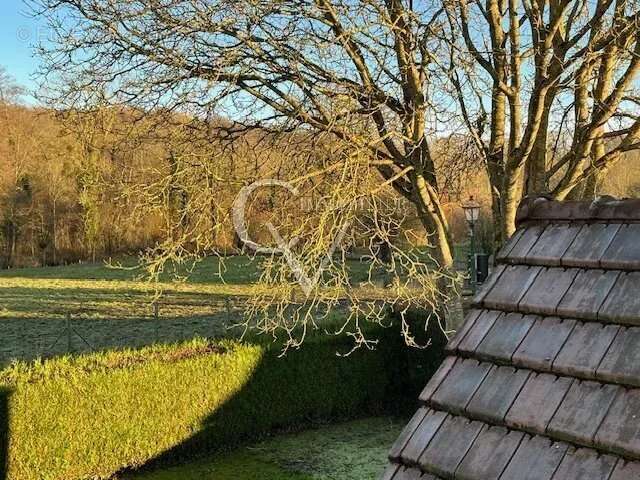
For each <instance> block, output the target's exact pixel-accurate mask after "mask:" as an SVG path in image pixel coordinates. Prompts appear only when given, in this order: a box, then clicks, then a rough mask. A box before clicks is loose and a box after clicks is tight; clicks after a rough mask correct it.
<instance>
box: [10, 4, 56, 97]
mask: <svg viewBox="0 0 640 480" xmlns="http://www.w3.org/2000/svg"><path fill="white" fill-rule="evenodd" d="M45 36H46V28H45V27H43V26H42V24H41V23H40V22H38V21H37V20H36V19H34V18H31V17H30V16H29V14H28V8H27V7H26V6H25V5H24V3H23V2H22V0H0V65H2V66H3V67H4V68H5V69H6V70H7V72H8V73H9V74H10V75H11V76H13V77H14V78H15V79H16V80H17V82H18V83H19V84H20V85H22V86H24V87H26V88H28V89H31V90H32V89H34V88H35V83H34V82H33V81H32V79H31V76H32V75H33V73H34V72H35V70H36V68H37V67H38V59H37V58H35V57H34V56H33V54H32V50H31V47H32V46H33V45H34V44H35V43H36V42H37V40H38V38H42V37H45ZM27 100H29V99H28V98H27Z"/></svg>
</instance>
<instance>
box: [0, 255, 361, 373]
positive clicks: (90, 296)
mask: <svg viewBox="0 0 640 480" xmlns="http://www.w3.org/2000/svg"><path fill="white" fill-rule="evenodd" d="M259 262H260V259H259V258H258V259H252V258H250V257H246V256H237V257H228V258H224V259H219V258H216V257H210V258H207V259H205V260H203V261H202V262H199V263H197V264H196V265H195V267H194V268H192V269H182V270H181V271H179V272H178V273H179V275H178V276H177V277H176V275H175V272H171V271H168V272H166V273H164V274H163V275H161V277H160V281H159V282H158V283H151V282H148V281H146V280H145V279H144V275H143V273H144V272H142V271H141V270H140V269H138V268H136V261H135V259H125V260H124V261H123V262H122V265H119V266H120V267H122V268H114V267H113V266H109V265H106V264H102V263H101V264H75V265H68V266H62V267H43V268H23V269H11V270H2V271H0V338H2V339H3V341H2V343H0V364H6V363H7V362H9V361H11V360H12V359H27V360H28V359H32V358H37V357H48V356H54V355H60V354H65V353H70V352H71V353H73V352H80V351H89V350H97V349H109V348H120V347H139V346H144V345H149V344H150V343H154V342H175V341H181V340H186V339H190V338H193V337H196V336H204V337H219V336H222V335H226V334H228V330H227V328H226V327H227V326H228V325H232V324H234V323H236V322H237V320H238V319H239V318H240V316H241V315H242V310H243V307H244V301H245V300H244V299H245V298H246V297H247V296H248V295H249V294H250V293H251V292H252V290H253V289H256V288H259V287H258V286H257V285H256V281H257V280H258V278H259ZM349 268H350V269H351V270H352V274H353V278H354V281H360V280H363V279H365V278H366V274H367V264H366V263H365V262H362V263H361V262H358V261H350V262H349ZM159 294H160V296H158V295H159ZM154 301H155V302H156V303H157V305H158V314H159V318H158V319H156V318H155V317H154V308H153V305H152V303H153V302H154ZM68 316H70V318H71V320H70V326H71V328H72V331H71V333H70V334H69V333H68V329H67V322H66V318H67V317H68Z"/></svg>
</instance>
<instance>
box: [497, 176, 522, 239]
mask: <svg viewBox="0 0 640 480" xmlns="http://www.w3.org/2000/svg"><path fill="white" fill-rule="evenodd" d="M522 174H523V169H522V168H521V167H520V168H517V169H516V170H513V171H510V172H506V173H505V177H504V183H503V188H502V199H501V200H502V201H501V209H502V219H501V222H500V224H499V225H500V230H501V235H502V242H503V243H504V242H506V241H507V239H508V238H509V237H510V236H511V235H513V232H515V231H516V212H517V210H518V205H519V204H520V200H521V199H522Z"/></svg>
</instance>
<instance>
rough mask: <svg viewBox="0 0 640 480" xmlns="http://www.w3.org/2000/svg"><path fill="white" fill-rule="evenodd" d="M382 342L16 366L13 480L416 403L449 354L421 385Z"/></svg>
mask: <svg viewBox="0 0 640 480" xmlns="http://www.w3.org/2000/svg"><path fill="white" fill-rule="evenodd" d="M379 336H380V337H381V344H380V346H379V347H378V348H377V349H376V350H374V351H368V350H365V349H361V350H358V351H356V352H354V353H353V354H352V355H351V356H349V357H346V358H345V357H340V356H338V355H336V351H347V350H348V349H349V339H340V338H337V337H322V338H316V339H311V340H309V341H307V342H306V343H305V344H304V346H303V347H302V348H301V349H300V350H296V351H290V352H289V353H288V354H287V355H286V356H285V357H282V358H278V356H277V353H279V349H278V348H274V347H269V346H265V345H259V344H248V343H239V342H234V341H224V342H222V343H221V344H219V345H218V346H213V345H211V344H210V343H209V342H208V341H207V340H194V341H192V342H188V343H184V344H179V345H173V346H154V347H149V348H145V349H142V350H138V351H121V352H108V353H101V354H92V355H86V356H82V357H75V358H71V357H67V358H60V359H55V360H50V361H46V362H41V363H36V364H30V365H26V364H18V365H14V366H12V367H11V368H8V369H5V370H3V371H0V392H4V393H0V424H1V425H2V432H5V433H6V431H7V426H8V432H9V435H8V437H9V438H8V447H7V446H6V442H3V441H2V440H0V455H3V452H4V453H5V454H6V458H7V462H6V464H7V465H6V467H5V469H6V476H5V477H4V478H10V479H12V480H14V479H15V480H27V479H29V480H30V479H65V480H73V479H84V478H106V477H109V476H112V475H113V474H114V473H116V472H118V471H121V470H122V469H123V468H127V467H128V468H133V467H139V466H143V465H146V466H149V465H154V464H156V463H159V462H160V463H164V462H165V461H176V460H178V459H180V458H181V457H183V456H192V455H194V454H196V453H203V452H206V451H214V450H219V449H221V448H228V447H229V446H231V445H233V444H236V443H238V442H240V441H244V440H246V439H250V438H255V437H257V436H260V435H264V434H266V433H268V432H270V431H273V430H274V429H280V428H290V427H295V426H299V425H301V424H305V423H308V422H311V421H315V420H320V419H323V420H324V419H333V418H345V417H354V416H360V415H368V414H372V413H376V412H379V411H381V410H384V409H388V408H390V407H391V408H392V407H397V406H398V405H399V404H401V403H402V402H403V401H406V399H407V398H415V394H416V391H417V390H418V389H419V387H421V386H422V384H423V382H424V380H426V377H427V376H428V373H429V372H430V371H431V370H433V368H435V366H436V365H437V363H438V360H439V356H438V355H437V350H430V351H428V352H427V353H426V354H425V355H426V357H427V362H426V364H425V365H426V367H425V365H423V366H422V370H420V373H421V375H420V376H421V377H422V376H423V375H422V374H424V378H423V381H420V382H419V383H418V384H417V385H416V384H415V378H413V377H415V369H412V368H409V365H408V358H409V357H408V356H407V348H406V346H404V345H403V343H402V341H401V339H400V337H399V335H398V333H397V330H394V329H388V330H384V331H382V332H381V333H380V335H379ZM432 357H433V358H432ZM429 359H431V360H429ZM425 368H426V370H425ZM412 371H413V372H414V373H413V374H412V373H411V372H412ZM5 451H6V452H5ZM1 461H2V459H1V458H0V462H1ZM0 468H1V463H0ZM0 478H3V476H2V475H0Z"/></svg>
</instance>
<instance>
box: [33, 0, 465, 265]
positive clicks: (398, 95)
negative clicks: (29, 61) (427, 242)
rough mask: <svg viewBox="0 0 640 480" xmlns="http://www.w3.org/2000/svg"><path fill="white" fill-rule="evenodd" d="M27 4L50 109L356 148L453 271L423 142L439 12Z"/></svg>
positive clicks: (288, 5)
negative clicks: (40, 25)
mask: <svg viewBox="0 0 640 480" xmlns="http://www.w3.org/2000/svg"><path fill="white" fill-rule="evenodd" d="M412 3H413V2H409V4H407V3H406V2H403V1H402V0H385V1H383V0H359V1H348V0H307V1H265V2H253V1H236V0H209V1H199V0H149V1H145V2H138V1H136V2H132V1H129V0H101V1H98V0H65V1H60V0H36V1H35V5H36V8H37V9H38V11H39V12H41V13H42V14H43V15H44V16H46V17H47V18H48V20H49V26H50V27H51V29H52V31H53V32H54V33H53V39H52V40H53V41H52V42H50V43H48V44H46V45H44V46H43V47H42V49H41V54H42V56H43V59H44V67H43V68H44V73H45V78H46V80H47V81H49V82H52V81H54V80H58V87H59V88H58V89H57V90H56V91H57V92H58V94H59V95H58V96H57V97H56V100H57V101H59V102H61V103H62V104H64V105H65V106H72V105H78V103H79V102H82V101H86V100H87V99H88V98H91V96H92V94H93V92H110V96H111V99H112V100H114V101H118V102H123V101H124V102H126V103H128V104H129V105H135V106H136V107H140V108H147V109H148V108H153V107H158V106H161V107H162V108H165V109H171V110H173V109H180V110H182V111H190V112H192V113H195V114H198V115H203V116H206V115H208V114H211V112H212V111H213V110H214V109H217V111H218V112H226V113H227V114H228V115H229V116H230V117H232V118H233V119H234V120H235V124H234V125H235V126H236V127H239V128H240V129H242V130H246V129H248V128H261V129H268V130H290V129H292V128H295V127H302V128H306V129H311V130H313V131H316V132H322V133H323V134H325V135H326V134H329V135H331V136H333V137H334V138H336V139H337V140H339V141H341V142H347V143H348V144H349V145H350V146H351V147H352V148H353V149H355V150H357V151H360V152H366V153H367V155H368V157H369V158H368V160H367V161H370V162H371V164H373V165H375V167H376V168H377V170H378V172H379V174H380V175H381V176H382V177H383V179H384V181H386V182H388V183H389V184H390V185H392V186H393V188H394V189H395V190H396V192H397V193H399V194H400V195H402V196H403V197H404V198H406V199H407V200H409V201H410V202H411V203H412V204H413V205H414V207H415V209H416V211H417V213H418V215H419V217H420V219H421V221H422V223H423V225H424V227H425V229H426V230H427V232H428V234H429V238H430V239H431V242H432V244H433V246H434V257H435V258H436V259H437V261H438V263H439V264H440V265H441V266H442V267H445V268H448V267H450V266H451V265H452V263H453V255H452V246H451V239H450V238H449V233H448V226H447V219H446V218H445V214H444V212H443V208H442V205H441V202H440V188H439V184H438V180H437V175H436V169H435V162H434V158H433V155H432V153H431V148H430V144H431V141H432V139H433V137H434V135H435V130H434V128H433V126H434V125H437V122H438V115H439V114H441V113H445V112H446V105H445V103H444V102H442V100H443V99H442V98H440V97H439V95H438V89H437V88H435V87H434V80H433V78H432V77H433V72H434V71H435V66H436V64H437V60H438V59H437V57H436V54H435V53H434V52H438V51H439V50H440V48H439V45H440V43H441V40H440V39H439V36H438V30H439V27H438V25H439V22H440V19H441V18H442V15H443V13H444V9H443V7H442V5H441V4H440V3H438V2H434V3H431V2H421V3H420V6H419V7H418V6H413V5H412Z"/></svg>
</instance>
